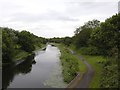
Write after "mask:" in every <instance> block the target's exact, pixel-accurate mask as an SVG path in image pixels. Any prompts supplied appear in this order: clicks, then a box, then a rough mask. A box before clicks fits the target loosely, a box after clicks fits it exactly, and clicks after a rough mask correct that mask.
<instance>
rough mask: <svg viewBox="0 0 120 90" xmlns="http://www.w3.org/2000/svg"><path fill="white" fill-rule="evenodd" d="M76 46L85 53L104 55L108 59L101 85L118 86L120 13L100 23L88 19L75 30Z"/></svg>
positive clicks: (106, 86)
mask: <svg viewBox="0 0 120 90" xmlns="http://www.w3.org/2000/svg"><path fill="white" fill-rule="evenodd" d="M73 38H74V39H73V41H74V46H75V47H76V48H77V49H80V51H81V53H82V54H84V55H102V56H104V57H107V58H108V60H107V61H106V62H103V70H102V72H101V80H100V81H99V82H100V87H103V88H104V87H105V88H116V87H118V80H119V81H120V79H119V78H118V63H119V62H120V61H119V57H118V56H119V55H118V54H119V53H118V52H119V51H120V44H119V42H120V14H116V15H113V16H112V17H111V18H108V19H106V20H105V22H102V23H100V22H99V21H97V20H93V21H88V22H87V23H86V24H85V25H83V26H81V27H79V28H77V29H76V31H75V36H74V37H73Z"/></svg>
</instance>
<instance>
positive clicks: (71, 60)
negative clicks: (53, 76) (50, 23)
mask: <svg viewBox="0 0 120 90" xmlns="http://www.w3.org/2000/svg"><path fill="white" fill-rule="evenodd" d="M58 46H59V48H60V50H61V57H60V58H61V63H62V66H63V76H64V81H65V82H67V83H69V82H71V80H73V79H74V78H75V76H76V75H77V73H78V72H81V73H84V72H85V71H86V66H85V65H84V64H83V62H82V61H80V60H79V59H78V58H77V57H76V56H75V55H73V54H72V53H71V52H70V51H69V50H68V49H67V48H66V47H65V46H64V45H58Z"/></svg>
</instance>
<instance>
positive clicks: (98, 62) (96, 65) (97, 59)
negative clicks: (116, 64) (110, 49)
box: [83, 55, 106, 88]
mask: <svg viewBox="0 0 120 90" xmlns="http://www.w3.org/2000/svg"><path fill="white" fill-rule="evenodd" d="M83 56H84V58H85V60H87V62H88V63H89V64H91V65H92V67H93V69H94V70H95V74H94V77H93V80H92V82H91V83H90V86H89V87H90V88H100V80H101V74H102V71H103V64H102V63H103V62H105V61H106V58H104V57H102V56H90V55H83Z"/></svg>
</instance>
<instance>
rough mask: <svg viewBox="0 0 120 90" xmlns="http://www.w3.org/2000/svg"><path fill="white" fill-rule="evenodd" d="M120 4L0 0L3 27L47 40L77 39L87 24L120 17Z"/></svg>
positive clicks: (96, 0) (108, 1)
mask: <svg viewBox="0 0 120 90" xmlns="http://www.w3.org/2000/svg"><path fill="white" fill-rule="evenodd" d="M118 1H119V0H0V27H9V28H12V29H15V30H19V31H22V30H27V31H30V32H31V33H33V34H35V35H37V36H41V37H46V38H52V37H65V36H73V35H74V31H75V30H76V28H78V27H80V26H82V25H83V24H84V23H85V22H87V21H89V20H93V19H98V20H100V21H101V22H103V21H104V20H105V19H107V18H109V17H111V16H112V15H115V14H116V13H118Z"/></svg>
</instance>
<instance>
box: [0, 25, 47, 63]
mask: <svg viewBox="0 0 120 90" xmlns="http://www.w3.org/2000/svg"><path fill="white" fill-rule="evenodd" d="M0 30H1V31H2V62H3V63H11V62H13V61H14V60H16V59H21V58H23V57H26V56H27V55H29V54H30V53H32V52H33V51H34V50H35V49H36V47H41V45H42V44H45V43H46V39H44V38H42V37H38V36H36V35H34V34H32V33H30V32H28V31H25V30H24V31H21V32H19V31H15V30H13V29H10V28H6V27H0Z"/></svg>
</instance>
